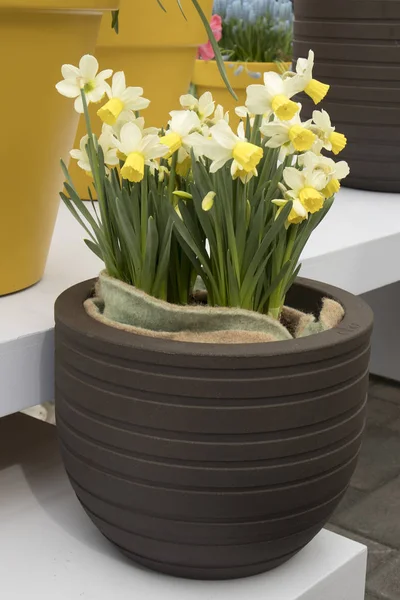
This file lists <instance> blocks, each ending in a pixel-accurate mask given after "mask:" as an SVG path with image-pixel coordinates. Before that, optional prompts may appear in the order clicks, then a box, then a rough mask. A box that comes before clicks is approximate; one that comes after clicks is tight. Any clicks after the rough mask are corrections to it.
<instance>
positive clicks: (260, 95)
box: [246, 72, 299, 121]
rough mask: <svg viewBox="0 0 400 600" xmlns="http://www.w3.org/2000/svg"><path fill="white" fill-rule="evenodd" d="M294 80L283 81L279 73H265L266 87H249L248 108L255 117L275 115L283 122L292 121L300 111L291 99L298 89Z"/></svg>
mask: <svg viewBox="0 0 400 600" xmlns="http://www.w3.org/2000/svg"><path fill="white" fill-rule="evenodd" d="M293 81H294V78H288V79H283V78H282V77H281V76H280V75H278V73H273V72H268V73H264V85H249V87H248V88H247V100H246V108H247V109H248V111H249V112H250V113H252V114H254V115H264V116H266V117H268V115H270V114H271V113H274V114H275V115H276V116H277V117H278V119H280V120H281V121H290V119H293V117H294V116H295V114H296V113H297V112H298V111H299V105H298V104H297V103H296V102H293V100H291V98H292V97H293V96H294V95H295V93H296V89H295V87H294V85H293Z"/></svg>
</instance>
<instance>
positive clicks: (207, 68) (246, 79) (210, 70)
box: [193, 60, 291, 125]
mask: <svg viewBox="0 0 400 600" xmlns="http://www.w3.org/2000/svg"><path fill="white" fill-rule="evenodd" d="M225 64H226V70H227V73H228V78H229V81H230V83H231V85H232V87H233V89H234V90H235V92H236V94H237V96H238V100H237V101H236V100H235V99H234V98H233V96H232V95H231V94H230V93H229V92H228V90H227V89H226V86H225V84H224V82H223V80H222V78H221V75H220V74H219V71H218V66H217V63H216V62H215V60H211V61H205V60H196V64H195V68H194V75H193V83H194V84H195V85H196V88H197V95H198V96H201V95H202V94H204V92H211V93H212V95H213V96H214V99H215V100H216V102H217V104H222V106H223V107H224V108H225V110H229V114H230V120H231V125H235V124H238V123H239V119H238V118H237V117H236V115H235V108H236V107H237V106H243V105H244V103H245V101H246V88H247V87H248V86H249V85H252V84H254V83H255V84H257V83H263V79H262V76H261V77H260V78H258V79H256V78H254V76H253V77H252V76H251V75H250V73H251V74H254V73H261V75H262V74H263V73H266V72H267V71H275V72H276V73H279V72H281V70H282V68H284V69H285V70H288V69H290V65H291V63H283V64H282V63H281V64H276V63H257V62H247V63H241V62H233V63H232V62H227V63H225ZM238 69H239V70H241V73H239V74H238V75H235V72H236V71H237V70H238Z"/></svg>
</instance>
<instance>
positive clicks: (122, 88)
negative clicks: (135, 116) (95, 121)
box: [97, 71, 150, 125]
mask: <svg viewBox="0 0 400 600" xmlns="http://www.w3.org/2000/svg"><path fill="white" fill-rule="evenodd" d="M107 96H108V98H109V100H108V102H107V103H106V104H105V105H104V106H103V107H102V108H100V110H98V111H97V114H98V116H99V117H100V119H101V120H102V121H103V122H104V123H107V125H115V123H116V122H117V121H118V119H119V118H122V119H126V112H127V111H140V110H143V109H145V108H147V107H148V106H149V104H150V100H147V99H146V98H143V97H142V96H143V88H141V87H126V82H125V74H124V73H123V72H122V71H119V72H118V73H115V74H114V76H113V80H112V85H111V87H110V86H108V89H107Z"/></svg>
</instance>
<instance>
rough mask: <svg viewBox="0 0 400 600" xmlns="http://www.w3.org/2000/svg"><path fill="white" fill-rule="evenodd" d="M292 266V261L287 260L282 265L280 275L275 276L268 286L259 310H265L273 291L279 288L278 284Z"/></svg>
mask: <svg viewBox="0 0 400 600" xmlns="http://www.w3.org/2000/svg"><path fill="white" fill-rule="evenodd" d="M291 266H292V263H291V262H287V263H286V264H285V265H284V266H283V267H282V269H281V270H280V272H279V273H278V275H277V276H276V277H274V279H273V280H272V282H271V284H270V285H269V286H268V287H267V288H266V290H265V292H264V294H263V296H262V298H261V301H260V303H259V306H258V312H264V307H265V305H266V304H267V302H268V300H269V298H270V297H271V295H272V294H273V292H274V291H275V290H276V289H277V287H278V285H279V284H280V283H281V281H282V280H283V279H284V277H286V274H287V273H288V271H289V269H290V268H291Z"/></svg>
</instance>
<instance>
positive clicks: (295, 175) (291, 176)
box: [283, 167, 304, 192]
mask: <svg viewBox="0 0 400 600" xmlns="http://www.w3.org/2000/svg"><path fill="white" fill-rule="evenodd" d="M283 179H284V181H285V183H286V185H288V187H289V188H290V189H292V190H294V191H295V192H297V191H299V190H301V189H302V188H303V187H304V175H303V174H302V172H301V171H299V170H298V169H295V168H294V167H286V169H285V170H284V171H283Z"/></svg>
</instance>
